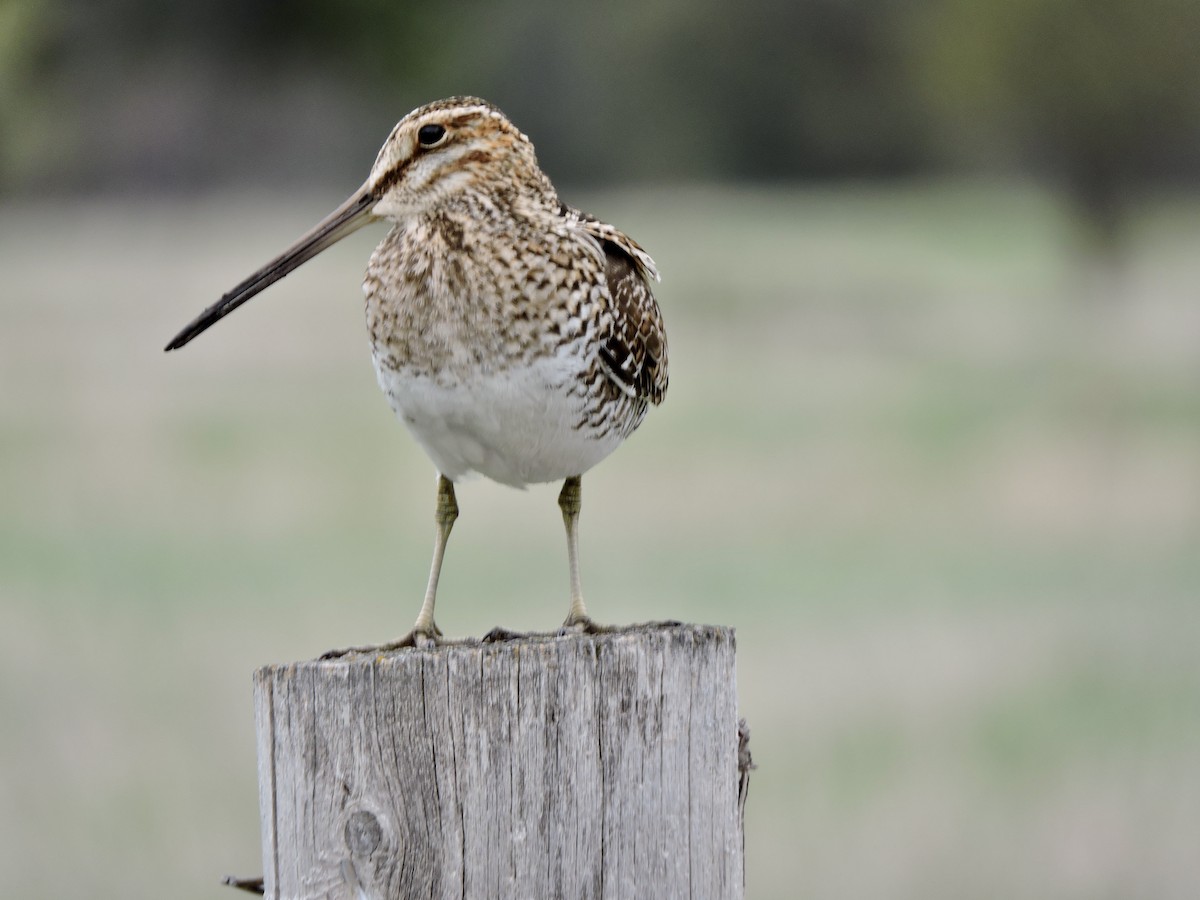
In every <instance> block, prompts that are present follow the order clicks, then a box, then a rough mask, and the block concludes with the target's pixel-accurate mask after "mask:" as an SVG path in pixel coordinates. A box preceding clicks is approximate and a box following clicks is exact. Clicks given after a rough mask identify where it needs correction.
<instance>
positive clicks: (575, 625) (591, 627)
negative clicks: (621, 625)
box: [558, 615, 617, 637]
mask: <svg viewBox="0 0 1200 900" xmlns="http://www.w3.org/2000/svg"><path fill="white" fill-rule="evenodd" d="M616 630H617V629H616V628H614V627H613V626H612V625H601V624H599V623H597V622H593V621H592V617H591V616H574V615H572V616H567V621H565V622H563V623H562V628H560V629H558V635H559V637H563V636H565V635H568V634H603V633H605V632H607V631H616Z"/></svg>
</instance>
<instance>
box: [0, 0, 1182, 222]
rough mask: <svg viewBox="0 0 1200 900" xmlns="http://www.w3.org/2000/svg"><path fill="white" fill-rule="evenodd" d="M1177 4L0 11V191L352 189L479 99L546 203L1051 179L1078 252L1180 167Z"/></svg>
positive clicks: (259, 2)
mask: <svg viewBox="0 0 1200 900" xmlns="http://www.w3.org/2000/svg"><path fill="white" fill-rule="evenodd" d="M1198 9H1200V6H1198V5H1197V0H745V2H743V3H738V4H730V3H728V2H725V0H611V2H609V3H606V4H563V3H560V2H557V0H444V2H442V3H438V4H403V3H396V2H394V0H342V2H340V3H329V2H327V0H291V2H287V3H285V2H283V0H172V2H171V3H161V2H158V0H0V128H2V129H3V135H4V136H3V144H2V146H0V160H2V161H3V163H4V167H3V171H2V172H0V188H6V189H8V190H20V189H24V190H27V191H28V190H45V189H47V188H52V189H56V190H90V189H97V188H98V189H108V190H112V189H122V188H129V187H133V188H140V189H145V188H163V187H167V188H185V189H186V188H195V187H201V186H205V185H212V184H231V183H232V184H250V185H255V186H270V185H275V186H281V185H285V184H287V185H292V184H298V183H303V184H321V183H323V182H325V181H336V182H337V184H338V186H339V189H345V188H346V187H347V185H348V184H349V182H350V181H351V180H352V179H353V178H354V177H356V176H360V175H361V172H362V170H363V169H364V168H365V166H366V165H367V164H368V163H369V161H370V159H371V158H372V156H373V154H374V152H375V150H376V149H377V148H378V146H379V144H380V142H381V141H382V140H383V138H384V136H385V135H386V134H387V131H388V129H389V128H390V127H391V125H392V124H393V123H394V122H395V120H396V119H397V118H398V117H399V116H400V115H401V114H403V113H404V112H406V111H407V110H409V109H411V108H412V107H413V106H415V105H417V104H418V103H420V102H423V101H425V100H429V99H432V98H433V97H437V96H446V95H448V94H456V93H473V94H480V95H482V96H485V97H487V98H488V99H491V100H493V101H494V102H496V103H498V104H499V105H500V106H501V107H502V108H503V109H505V111H506V112H508V113H509V114H510V115H511V116H512V117H513V119H514V120H515V121H516V122H517V123H518V124H519V125H520V126H521V127H522V128H524V129H525V130H526V131H527V132H528V133H529V134H530V135H531V136H533V138H534V139H535V141H536V143H537V146H538V150H539V152H540V154H541V156H542V159H543V162H544V164H545V165H546V166H547V168H548V169H549V170H550V172H551V174H552V175H553V176H554V177H555V178H556V179H558V180H561V181H563V182H575V183H581V182H591V183H595V182H603V181H609V180H617V179H619V180H620V181H622V182H625V183H628V182H629V181H630V180H632V179H636V178H643V179H651V178H652V179H657V180H662V179H672V180H682V179H706V178H751V179H760V180H765V179H784V178H797V177H802V178H826V177H843V178H844V177H888V176H894V175H898V174H909V173H925V172H930V171H936V170H937V169H939V168H944V167H945V166H946V165H947V163H959V164H961V163H962V162H963V161H967V162H968V163H969V164H970V165H972V166H973V167H975V168H976V169H979V168H984V169H992V170H995V169H996V168H999V167H1002V166H1004V165H1009V166H1011V165H1014V164H1015V165H1020V166H1029V165H1033V166H1039V167H1043V168H1053V169H1054V170H1056V171H1057V172H1059V173H1060V174H1061V176H1062V178H1063V179H1064V181H1065V182H1066V183H1068V184H1069V185H1070V187H1071V192H1072V195H1073V196H1074V197H1076V198H1077V201H1078V203H1079V205H1080V207H1081V208H1082V209H1084V210H1085V211H1086V212H1087V217H1088V219H1089V220H1090V221H1093V222H1095V223H1097V225H1098V230H1099V231H1101V232H1105V233H1109V232H1115V223H1116V222H1117V221H1118V220H1119V218H1120V209H1121V204H1122V202H1123V201H1122V198H1123V197H1124V196H1125V193H1126V192H1127V191H1128V190H1129V189H1130V188H1131V187H1135V186H1138V185H1141V184H1144V183H1145V181H1146V179H1147V178H1149V177H1150V176H1152V175H1155V174H1159V173H1167V172H1170V171H1171V167H1172V166H1174V167H1175V168H1176V170H1178V171H1183V170H1185V167H1187V166H1191V167H1192V168H1191V169H1188V171H1195V166H1196V165H1197V163H1200V126H1197V124H1196V118H1197V111H1198V110H1200V97H1198V96H1197V93H1198V90H1200V53H1197V52H1196V47H1197V46H1200V34H1198V33H1197V26H1198V25H1200V15H1198V14H1197V10H1198Z"/></svg>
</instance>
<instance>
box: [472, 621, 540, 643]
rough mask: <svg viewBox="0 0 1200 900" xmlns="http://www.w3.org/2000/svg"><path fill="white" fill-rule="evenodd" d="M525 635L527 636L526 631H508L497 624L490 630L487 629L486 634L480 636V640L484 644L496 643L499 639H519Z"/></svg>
mask: <svg viewBox="0 0 1200 900" xmlns="http://www.w3.org/2000/svg"><path fill="white" fill-rule="evenodd" d="M527 637H529V633H528V632H525V631H510V630H509V629H507V628H503V627H501V626H500V625H497V626H496V627H495V628H493V629H492V630H491V631H489V632H488V633H487V634H485V635H484V636H483V637H482V638H480V640H481V641H482V642H483V643H485V644H498V643H500V642H501V641H519V640H521V639H522V638H527Z"/></svg>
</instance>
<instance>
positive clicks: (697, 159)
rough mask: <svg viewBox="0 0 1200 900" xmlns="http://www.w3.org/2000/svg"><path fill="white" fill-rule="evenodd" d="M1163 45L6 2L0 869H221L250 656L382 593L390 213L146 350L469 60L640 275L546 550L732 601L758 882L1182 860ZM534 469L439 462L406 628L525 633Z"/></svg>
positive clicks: (376, 9) (762, 891) (1109, 878)
mask: <svg viewBox="0 0 1200 900" xmlns="http://www.w3.org/2000/svg"><path fill="white" fill-rule="evenodd" d="M1197 46H1200V8H1198V7H1197V6H1196V4H1195V3H1194V2H1193V0H911V2H908V0H871V2H867V0H863V2H857V3H851V2H845V0H790V2H783V0H780V2H768V0H755V2H748V3H743V4H728V3H717V2H713V0H694V2H683V0H650V2H639V3H613V4H607V5H599V4H592V5H590V6H587V7H583V6H580V7H574V6H571V5H567V4H555V3H551V2H549V0H537V2H531V3H516V2H512V0H502V2H498V3H486V4H485V3H481V2H468V0H460V2H447V3H444V4H440V5H438V6H437V7H436V8H434V7H432V6H430V7H429V8H421V7H410V6H409V5H407V4H394V3H385V2H382V0H348V2H344V3H341V4H336V5H335V4H328V3H322V2H318V0H300V2H296V3H290V4H283V3H279V2H265V0H255V2H234V0H213V2H205V3H201V2H198V0H187V2H176V3H173V4H157V3H151V2H150V0H121V2H117V0H102V2H89V3H84V2H82V0H74V2H73V0H3V2H2V3H0V51H2V52H0V201H2V205H0V286H2V290H3V294H2V296H0V836H2V839H0V896H3V897H6V898H9V897H11V898H62V897H75V896H86V897H94V898H118V897H119V898H122V900H130V898H143V897H144V898H150V897H161V896H171V897H173V898H178V900H191V898H197V900H199V898H210V897H211V898H220V897H225V896H227V895H229V889H228V888H224V887H221V886H220V885H219V884H218V879H219V877H220V876H221V875H222V874H225V873H226V872H232V873H236V874H243V875H249V874H257V873H258V872H259V871H260V865H261V862H260V850H259V833H258V813H257V789H256V784H255V767H254V752H255V749H254V738H253V722H252V710H251V704H250V673H251V672H252V670H253V669H254V668H255V667H257V666H258V665H261V664H263V663H267V662H276V661H286V660H292V659H300V658H307V657H311V656H313V655H315V654H317V653H320V652H321V651H323V650H325V649H328V648H330V647H334V646H344V645H347V644H351V643H364V642H370V641H379V640H383V639H387V638H390V637H394V636H397V635H398V634H400V633H401V632H403V631H404V630H405V629H407V628H408V626H409V625H410V623H411V620H412V618H413V616H414V615H415V613H416V608H417V606H418V603H419V600H420V596H421V592H422V590H423V586H424V580H425V575H426V572H427V566H428V560H429V551H430V546H431V541H432V510H433V488H434V472H433V469H432V467H431V466H430V464H429V463H428V461H427V460H426V459H425V458H424V457H423V456H422V454H421V453H420V451H419V449H418V448H417V447H416V446H415V444H414V443H413V442H412V441H411V440H410V439H409V438H408V436H407V435H406V433H405V432H404V430H403V429H402V428H401V427H399V426H398V425H397V424H396V423H395V421H394V420H393V417H392V414H391V412H390V411H389V409H388V407H387V404H386V403H385V402H384V400H383V398H382V396H381V395H380V394H379V391H378V389H377V387H376V386H375V380H374V375H373V372H372V370H371V366H370V363H369V357H368V353H367V350H366V341H365V335H364V331H363V326H362V312H361V299H360V298H361V295H360V292H359V288H358V284H359V281H360V278H361V273H362V269H363V266H364V264H365V260H366V257H367V255H368V254H369V252H370V249H371V247H372V245H373V243H374V242H375V241H376V240H378V239H379V237H381V232H380V231H378V230H376V231H374V232H370V233H362V234H359V235H356V236H354V237H353V238H351V239H348V240H347V241H345V242H344V243H343V244H342V245H339V246H338V247H336V248H334V249H333V250H331V251H329V252H328V253H326V254H325V255H323V256H322V257H321V258H320V259H319V260H317V261H315V262H312V263H310V264H309V265H307V266H305V267H304V269H303V270H302V271H300V272H298V273H297V274H296V275H294V276H292V277H291V278H289V279H287V280H286V281H284V282H282V283H281V284H279V285H278V286H276V287H274V288H272V289H271V291H269V292H268V293H267V294H266V295H265V296H264V297H263V298H262V299H260V300H258V301H257V302H255V303H253V304H250V305H249V306H247V307H246V308H245V309H244V310H242V311H239V312H238V313H237V315H236V316H235V317H234V318H233V319H231V320H230V321H229V322H227V323H222V324H221V325H220V326H219V327H218V328H217V329H215V330H214V331H213V332H212V333H211V334H210V335H205V337H204V339H203V340H201V341H198V342H197V343H196V344H195V345H193V346H189V347H188V348H187V350H186V351H185V352H183V353H181V354H179V355H172V356H170V357H166V356H164V355H163V354H162V352H161V347H162V345H163V344H164V343H165V341H166V340H167V339H168V338H169V337H170V336H171V335H172V334H173V333H174V332H175V331H176V330H177V328H178V327H180V326H181V325H183V324H184V323H185V322H186V321H188V320H189V319H190V318H191V317H192V315H194V314H195V313H196V312H198V311H199V310H200V309H201V308H202V307H204V306H206V305H207V304H208V303H210V302H211V301H212V300H214V299H215V298H216V297H217V296H219V295H220V293H222V292H223V291H224V290H226V289H227V288H229V287H230V286H231V285H233V284H234V283H236V282H237V281H238V280H239V279H240V278H241V277H243V276H244V275H246V274H247V273H249V272H250V271H252V270H253V269H254V268H256V267H257V266H258V265H259V264H261V263H262V262H263V261H265V260H266V259H268V258H269V257H271V256H272V255H274V253H276V252H277V251H278V250H280V249H282V248H283V247H284V246H286V245H287V244H288V243H290V241H291V240H292V239H293V238H294V237H295V236H297V235H298V234H299V233H301V232H302V231H303V230H305V229H306V228H307V227H308V226H309V225H310V224H312V223H313V222H315V221H316V220H317V219H318V218H319V217H320V216H321V215H323V214H324V213H325V212H327V211H328V210H329V209H331V208H332V207H333V206H334V205H335V204H336V203H337V202H339V201H340V200H341V199H342V198H343V197H344V196H345V195H346V194H347V193H348V192H349V191H350V190H351V189H352V188H354V187H355V186H357V185H358V184H359V183H360V182H361V180H362V178H363V177H364V176H365V174H366V172H367V170H368V168H369V166H370V164H371V161H372V160H373V158H374V154H375V151H376V149H377V147H378V144H379V143H380V142H381V141H382V139H383V138H384V137H385V136H386V134H387V133H388V131H389V129H390V128H391V126H392V124H393V123H394V122H395V120H396V119H398V118H399V117H400V116H401V115H403V114H404V113H405V112H407V111H408V110H409V109H410V108H412V107H413V106H415V105H417V104H419V103H421V102H425V101H427V100H430V99H433V98H435V97H438V96H444V95H447V94H452V93H465V92H469V93H475V94H479V95H482V96H485V97H487V98H489V99H491V100H493V101H494V102H496V103H498V104H499V105H500V106H501V107H502V108H504V109H505V110H506V111H507V112H508V113H509V114H510V116H512V118H513V119H514V120H515V121H516V122H517V124H518V125H519V126H520V127H522V129H523V130H525V131H526V132H527V133H528V134H529V135H530V136H531V137H532V138H533V140H534V141H535V143H536V144H537V147H538V149H539V154H540V158H541V160H542V163H543V166H544V167H545V168H546V170H547V171H548V172H549V174H550V175H551V176H552V177H553V178H554V179H555V181H556V182H557V183H558V184H559V186H560V189H561V191H562V193H563V195H564V198H565V199H566V200H568V201H569V202H572V203H574V204H576V205H579V206H582V207H583V208H585V209H588V210H589V211H591V212H593V213H595V214H597V215H599V216H601V217H602V218H605V219H607V220H609V221H611V222H613V223H615V224H617V225H618V226H619V227H621V228H623V229H624V230H627V231H628V232H629V233H631V234H632V235H634V236H635V237H636V238H637V239H638V240H639V241H640V242H641V243H643V244H644V245H645V246H646V247H647V248H649V250H650V251H651V252H652V253H653V254H654V256H655V257H656V259H657V261H658V263H659V265H660V268H661V269H662V271H663V276H664V278H663V283H662V285H661V289H660V291H659V296H660V299H661V303H662V306H663V309H664V313H665V316H666V319H667V322H668V326H669V331H670V339H671V376H672V384H671V390H670V393H669V396H668V398H667V402H666V404H665V405H664V406H663V407H662V408H661V409H658V410H655V411H654V412H653V414H652V415H651V416H650V417H649V419H648V420H647V422H646V423H645V424H644V425H643V427H642V428H641V430H640V431H639V432H638V434H637V435H636V436H635V437H634V438H633V439H632V440H631V441H630V442H629V444H628V445H627V446H626V447H624V448H622V449H621V450H620V451H619V452H618V453H616V454H615V455H614V456H613V457H612V458H611V459H610V460H608V461H606V462H605V463H604V464H603V465H602V466H600V467H598V468H597V469H596V470H595V471H594V472H593V473H591V474H590V475H589V476H588V478H587V479H585V501H584V515H583V526H582V528H583V533H582V553H583V572H584V582H585V585H586V590H587V593H588V597H589V601H590V604H591V606H592V611H593V612H594V614H595V615H596V616H597V617H598V618H600V619H602V620H605V621H610V622H627V621H641V620H645V619H651V618H679V619H685V620H694V621H704V622H719V623H724V624H730V625H734V626H736V628H737V630H738V641H739V661H738V663H739V685H738V687H739V693H740V697H741V704H742V708H743V711H744V714H745V715H746V716H747V717H748V718H749V721H750V724H751V727H752V730H753V739H752V744H751V746H752V749H753V752H754V755H755V760H756V761H757V763H758V765H759V769H758V771H757V772H756V773H755V774H754V778H753V781H752V784H751V794H750V802H749V806H748V812H747V837H746V852H747V871H748V882H749V884H748V896H749V897H752V898H794V897H820V898H827V897H832V898H865V897H888V898H914V900H916V898H941V897H945V898H961V897H997V898H1001V897H1003V898H1012V897H1029V898H1124V897H1130V898H1132V897H1156V898H1193V897H1196V896H1197V895H1200V852H1197V848H1198V847H1200V652H1198V648H1200V605H1198V604H1197V595H1198V594H1200V552H1198V551H1200V302H1198V301H1200V291H1198V288H1197V285H1198V284H1200V253H1198V252H1197V248H1198V247H1200V191H1198V190H1197V187H1198V185H1200V54H1197V53H1196V49H1195V48H1196V47H1197ZM555 491H556V487H554V486H546V487H541V488H535V489H531V490H530V491H529V492H527V493H520V492H516V491H511V490H508V489H504V488H499V487H496V486H494V485H490V484H487V483H483V482H474V483H471V484H468V485H465V486H464V487H463V488H462V489H461V490H460V491H459V502H460V506H461V508H462V517H461V518H460V519H459V522H458V524H457V525H456V528H455V534H454V538H453V540H452V542H451V545H450V549H449V552H448V557H447V563H446V569H445V573H444V577H443V582H442V587H441V591H440V600H441V602H440V604H439V616H438V618H439V622H440V624H441V625H442V627H443V629H445V630H446V632H447V633H449V634H452V635H463V634H476V635H478V634H481V633H483V632H485V631H486V630H488V629H489V628H491V627H492V626H493V625H496V624H503V625H506V626H508V627H513V628H538V629H546V628H550V627H553V626H554V625H555V624H556V623H557V622H559V621H560V620H561V617H562V615H563V613H564V607H565V597H566V571H565V568H566V567H565V554H564V553H563V546H562V544H563V541H562V534H561V524H560V519H559V514H558V510H557V508H556V507H555V503H554V497H555ZM631 509H634V510H636V511H637V514H636V515H630V514H629V510H631Z"/></svg>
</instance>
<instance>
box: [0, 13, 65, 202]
mask: <svg viewBox="0 0 1200 900" xmlns="http://www.w3.org/2000/svg"><path fill="white" fill-rule="evenodd" d="M58 25H59V23H58V22H57V21H56V16H55V11H54V10H53V9H52V8H51V5H50V3H49V2H46V0H4V2H3V3H0V135H3V137H2V138H0V188H4V187H7V186H8V185H11V184H14V183H19V182H20V181H21V179H22V178H24V177H25V175H26V173H27V172H28V171H29V170H30V168H31V167H34V166H35V165H37V164H39V163H38V162H37V157H38V156H42V157H43V159H42V160H41V161H40V164H46V163H50V164H51V165H53V164H54V161H51V160H49V159H45V158H44V157H45V156H46V155H57V156H58V157H59V158H58V159H57V160H55V161H57V162H59V163H61V156H62V155H63V154H61V153H57V154H56V150H59V149H61V147H62V141H61V140H60V138H61V137H62V135H61V133H59V132H58V131H57V129H56V127H55V117H54V115H53V106H54V97H53V95H52V93H51V92H50V91H49V90H48V89H47V84H46V81H45V77H44V76H45V73H46V71H47V70H48V69H49V68H50V67H51V66H52V57H53V52H54V44H55V39H54V36H55V34H56V33H58V32H59V30H60V29H59V27H58Z"/></svg>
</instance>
